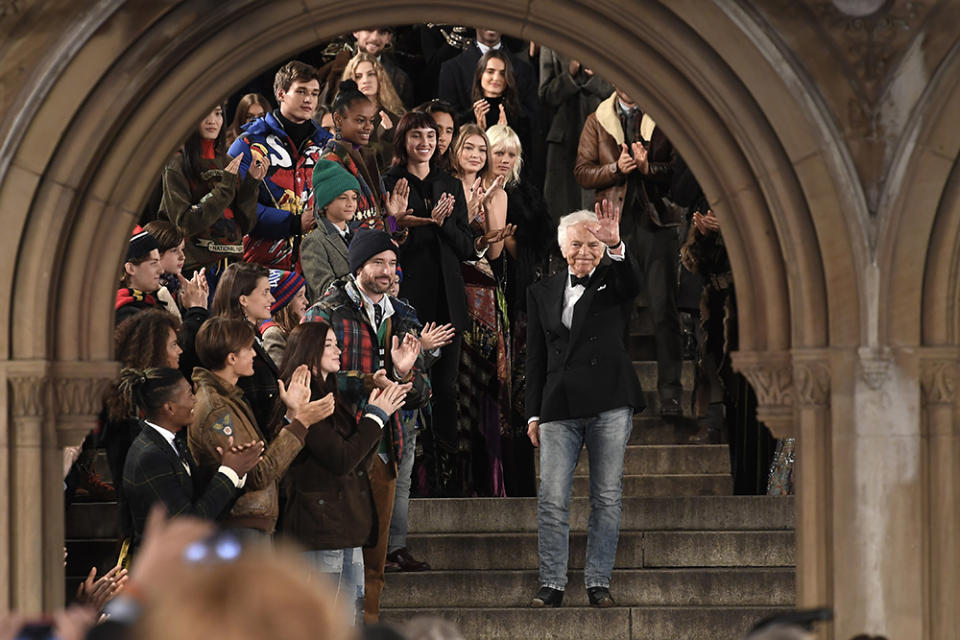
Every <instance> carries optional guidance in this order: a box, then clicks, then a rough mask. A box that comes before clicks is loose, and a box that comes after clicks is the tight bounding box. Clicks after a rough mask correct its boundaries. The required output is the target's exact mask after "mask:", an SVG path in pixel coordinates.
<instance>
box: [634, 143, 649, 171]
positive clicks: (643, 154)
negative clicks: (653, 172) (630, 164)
mask: <svg viewBox="0 0 960 640" xmlns="http://www.w3.org/2000/svg"><path fill="white" fill-rule="evenodd" d="M630 151H631V152H632V153H633V161H634V162H635V163H637V169H639V170H640V173H642V174H644V175H646V174H647V173H648V172H649V171H650V163H649V162H648V161H647V148H646V147H645V146H643V143H642V142H634V143H633V144H632V145H630Z"/></svg>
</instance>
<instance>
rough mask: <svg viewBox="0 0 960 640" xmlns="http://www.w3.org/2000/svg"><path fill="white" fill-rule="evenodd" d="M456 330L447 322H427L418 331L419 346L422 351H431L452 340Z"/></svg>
mask: <svg viewBox="0 0 960 640" xmlns="http://www.w3.org/2000/svg"><path fill="white" fill-rule="evenodd" d="M456 333H457V330H456V329H454V328H453V325H452V324H450V323H449V322H448V323H447V324H443V325H438V324H437V323H436V322H428V323H427V324H426V325H424V327H423V329H422V330H421V331H420V348H421V349H422V350H423V351H433V350H434V349H437V348H439V347H445V346H447V345H448V344H450V343H451V342H453V336H454V335H455V334H456Z"/></svg>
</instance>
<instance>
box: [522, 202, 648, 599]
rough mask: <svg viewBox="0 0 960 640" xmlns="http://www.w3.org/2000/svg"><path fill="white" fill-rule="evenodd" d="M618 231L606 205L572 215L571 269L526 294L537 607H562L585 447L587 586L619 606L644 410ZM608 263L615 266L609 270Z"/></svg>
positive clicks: (565, 243) (633, 290)
mask: <svg viewBox="0 0 960 640" xmlns="http://www.w3.org/2000/svg"><path fill="white" fill-rule="evenodd" d="M619 229H620V211H619V209H615V208H614V207H613V206H612V205H611V204H610V203H609V202H608V201H606V200H604V201H603V202H602V204H597V206H596V212H595V213H594V212H591V211H576V212H574V213H571V214H569V215H567V216H564V217H563V218H561V219H560V225H559V229H558V232H557V241H558V242H559V243H560V248H561V249H562V251H563V255H564V257H566V259H567V263H568V264H569V269H568V270H567V271H564V272H560V273H557V274H554V275H552V276H550V277H548V278H545V279H543V280H541V281H539V282H537V283H535V284H533V285H531V286H530V288H529V289H528V290H527V312H528V314H529V325H528V328H527V395H526V413H527V419H528V420H527V422H528V429H527V433H528V435H529V436H530V440H531V441H532V442H533V445H534V446H535V447H540V495H539V499H538V503H537V531H538V537H539V542H538V546H539V558H540V589H539V591H537V594H536V596H534V598H533V601H532V602H531V604H532V605H533V606H534V607H545V606H546V607H559V606H560V604H561V603H562V601H563V590H564V588H565V587H566V583H567V557H568V546H569V533H570V524H569V521H570V491H571V487H572V484H573V470H574V467H576V465H577V458H578V457H579V455H580V449H581V447H582V446H583V445H584V443H585V444H586V445H587V454H588V455H589V458H590V520H589V524H588V529H587V561H586V570H585V572H584V579H585V583H586V587H587V595H588V596H589V599H590V604H591V605H593V606H596V607H610V606H613V605H614V600H613V598H612V597H611V596H610V575H611V574H612V572H613V562H614V557H615V556H616V552H617V541H618V539H619V536H620V514H621V511H622V502H621V493H622V490H621V482H620V481H621V475H622V473H623V456H624V452H625V451H626V446H627V440H628V439H629V438H630V431H631V429H632V426H633V412H634V410H635V409H636V410H638V411H639V410H642V409H643V407H644V402H643V392H642V390H641V389H640V381H639V380H638V379H637V375H636V373H635V371H634V368H633V363H632V362H631V361H630V356H629V355H628V352H627V346H626V344H624V336H625V335H626V329H627V323H628V321H629V318H630V310H631V307H632V304H633V298H634V297H635V296H636V295H637V292H638V290H639V281H638V279H637V276H636V267H635V264H634V261H633V258H632V257H631V256H630V253H629V252H628V251H627V250H626V247H625V246H624V244H623V242H622V241H621V240H620V231H619ZM604 255H606V257H607V258H609V262H607V261H605V262H604V263H603V264H601V260H602V259H603V257H604Z"/></svg>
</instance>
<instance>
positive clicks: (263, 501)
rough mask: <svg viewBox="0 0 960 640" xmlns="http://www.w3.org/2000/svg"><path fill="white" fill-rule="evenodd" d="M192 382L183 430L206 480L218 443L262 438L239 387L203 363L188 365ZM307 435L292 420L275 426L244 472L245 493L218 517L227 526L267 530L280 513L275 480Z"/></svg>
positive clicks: (217, 460)
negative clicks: (193, 396)
mask: <svg viewBox="0 0 960 640" xmlns="http://www.w3.org/2000/svg"><path fill="white" fill-rule="evenodd" d="M193 381H194V383H195V384H196V387H197V403H196V405H195V406H194V409H193V424H191V425H190V428H189V431H188V439H187V441H188V443H189V445H190V452H191V453H192V454H193V458H194V460H195V461H196V463H197V467H198V469H199V474H200V481H201V482H202V483H206V482H208V481H209V479H210V478H212V477H213V475H214V474H215V473H216V472H217V469H218V468H219V467H220V457H221V456H220V454H219V453H217V447H221V448H222V449H226V448H227V447H229V446H230V444H229V441H230V437H231V436H232V437H233V442H234V444H245V443H247V442H251V441H256V440H263V441H264V442H266V441H267V440H266V438H264V434H263V433H261V431H260V429H259V428H258V427H257V421H256V418H254V416H253V411H252V410H251V409H250V405H248V404H247V402H246V400H244V398H243V392H242V391H241V390H240V389H239V387H237V386H235V385H232V384H230V383H228V382H227V381H225V380H224V379H223V378H221V377H219V376H218V375H216V374H215V373H213V372H211V371H208V370H207V369H204V368H202V367H197V368H196V369H194V370H193ZM306 437H307V428H306V427H305V426H304V425H303V424H301V423H300V421H299V420H294V421H293V422H291V423H290V424H288V425H286V426H285V427H283V428H282V429H281V430H280V433H278V434H277V436H276V437H275V438H274V439H273V440H272V441H270V444H268V445H267V447H266V448H265V449H264V450H263V458H262V459H261V460H260V462H259V463H258V464H257V466H256V467H254V468H253V469H252V470H251V471H250V472H249V473H247V476H246V483H245V484H244V487H243V488H244V493H243V494H242V495H241V496H240V497H239V498H237V501H236V502H235V503H234V505H233V508H232V509H230V513H229V514H228V515H227V516H226V517H225V518H224V519H223V520H222V524H223V525H224V526H227V527H249V528H252V529H261V530H263V531H266V532H268V533H272V532H273V530H274V528H275V527H276V525H277V517H278V516H279V515H280V502H279V481H280V478H281V477H282V476H283V474H284V473H285V472H286V470H287V467H289V466H290V463H291V462H293V459H294V458H295V457H296V456H297V454H298V453H300V450H301V449H302V448H303V444H304V442H305V440H306Z"/></svg>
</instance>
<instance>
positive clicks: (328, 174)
mask: <svg viewBox="0 0 960 640" xmlns="http://www.w3.org/2000/svg"><path fill="white" fill-rule="evenodd" d="M350 190H353V191H356V192H357V193H358V194H359V193H360V183H359V182H357V179H356V178H355V177H353V175H351V174H350V172H349V171H347V170H346V169H344V168H343V167H342V166H341V165H340V164H338V163H336V162H333V161H332V160H317V164H316V166H314V167H313V210H314V211H316V212H317V214H318V215H319V213H320V212H321V211H323V208H324V207H325V206H327V205H328V204H330V203H331V202H333V201H334V200H336V199H337V198H338V197H340V194H341V193H344V192H345V191H350Z"/></svg>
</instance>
